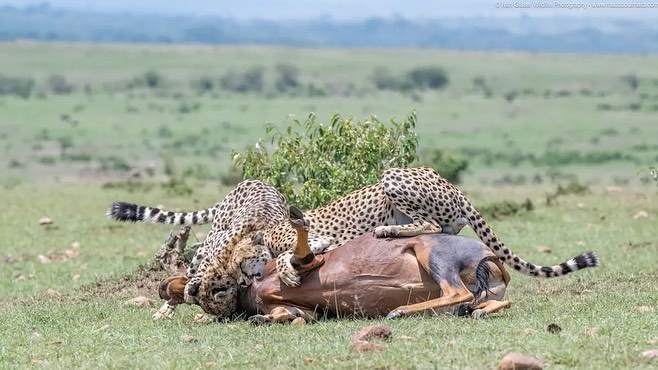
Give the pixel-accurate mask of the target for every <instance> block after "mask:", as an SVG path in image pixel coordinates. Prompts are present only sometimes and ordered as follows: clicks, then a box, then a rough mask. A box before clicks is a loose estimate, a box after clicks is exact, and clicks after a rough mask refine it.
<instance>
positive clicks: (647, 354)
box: [642, 349, 658, 358]
mask: <svg viewBox="0 0 658 370" xmlns="http://www.w3.org/2000/svg"><path fill="white" fill-rule="evenodd" d="M642 356H644V357H646V358H654V357H658V349H650V350H648V351H644V352H642Z"/></svg>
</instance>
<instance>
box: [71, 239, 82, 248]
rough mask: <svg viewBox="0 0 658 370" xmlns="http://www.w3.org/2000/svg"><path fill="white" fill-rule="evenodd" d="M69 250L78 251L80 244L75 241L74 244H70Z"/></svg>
mask: <svg viewBox="0 0 658 370" xmlns="http://www.w3.org/2000/svg"><path fill="white" fill-rule="evenodd" d="M71 248H73V249H80V242H79V241H75V242H73V243H71Z"/></svg>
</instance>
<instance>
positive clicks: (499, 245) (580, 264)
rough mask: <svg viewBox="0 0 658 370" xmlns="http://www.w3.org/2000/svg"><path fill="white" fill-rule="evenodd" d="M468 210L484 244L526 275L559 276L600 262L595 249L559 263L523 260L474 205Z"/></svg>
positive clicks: (470, 219) (473, 225)
mask: <svg viewBox="0 0 658 370" xmlns="http://www.w3.org/2000/svg"><path fill="white" fill-rule="evenodd" d="M466 211H467V212H468V213H467V215H466V216H467V218H468V223H469V225H470V226H471V228H473V230H474V231H475V233H476V234H477V235H478V237H479V238H480V239H481V240H482V242H484V244H486V245H487V246H488V247H489V249H491V251H492V252H493V253H494V254H495V255H496V257H498V258H499V259H500V260H501V261H503V262H504V263H505V264H506V265H508V266H510V267H511V268H513V269H514V270H516V271H519V272H520V273H522V274H524V275H527V276H535V277H541V278H550V277H558V276H563V275H566V274H569V273H571V272H575V271H578V270H582V269H585V268H588V267H596V266H599V264H600V261H599V256H598V254H597V253H596V252H594V251H591V252H585V253H581V254H580V255H578V256H576V257H574V258H572V259H570V260H568V261H564V262H562V263H560V264H558V265H554V266H537V265H535V264H532V263H530V262H527V261H525V260H523V259H522V258H520V257H519V256H517V255H516V254H515V253H514V252H512V251H511V250H510V249H509V248H507V247H506V246H505V243H503V242H502V241H501V240H500V239H498V237H497V236H496V234H494V232H493V230H491V227H489V225H488V224H487V223H486V221H484V219H483V218H482V217H481V216H480V214H479V213H478V212H477V210H475V208H473V206H472V205H470V204H469V205H468V206H467V207H466Z"/></svg>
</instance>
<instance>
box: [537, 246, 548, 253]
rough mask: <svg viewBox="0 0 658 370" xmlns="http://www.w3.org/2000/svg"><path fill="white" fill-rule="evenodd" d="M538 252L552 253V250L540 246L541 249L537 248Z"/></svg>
mask: <svg viewBox="0 0 658 370" xmlns="http://www.w3.org/2000/svg"><path fill="white" fill-rule="evenodd" d="M537 250H538V251H539V253H551V248H549V247H547V246H545V245H541V246H539V248H537Z"/></svg>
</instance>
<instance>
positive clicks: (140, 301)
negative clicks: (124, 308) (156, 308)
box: [123, 296, 155, 307]
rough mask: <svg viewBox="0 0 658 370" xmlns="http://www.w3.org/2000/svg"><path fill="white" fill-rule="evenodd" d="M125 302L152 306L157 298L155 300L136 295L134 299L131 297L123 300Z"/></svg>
mask: <svg viewBox="0 0 658 370" xmlns="http://www.w3.org/2000/svg"><path fill="white" fill-rule="evenodd" d="M123 304H125V305H129V306H135V307H150V306H153V305H154V304H155V300H153V299H151V298H147V297H143V296H140V297H135V298H133V299H129V300H127V301H125V302H123Z"/></svg>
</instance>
